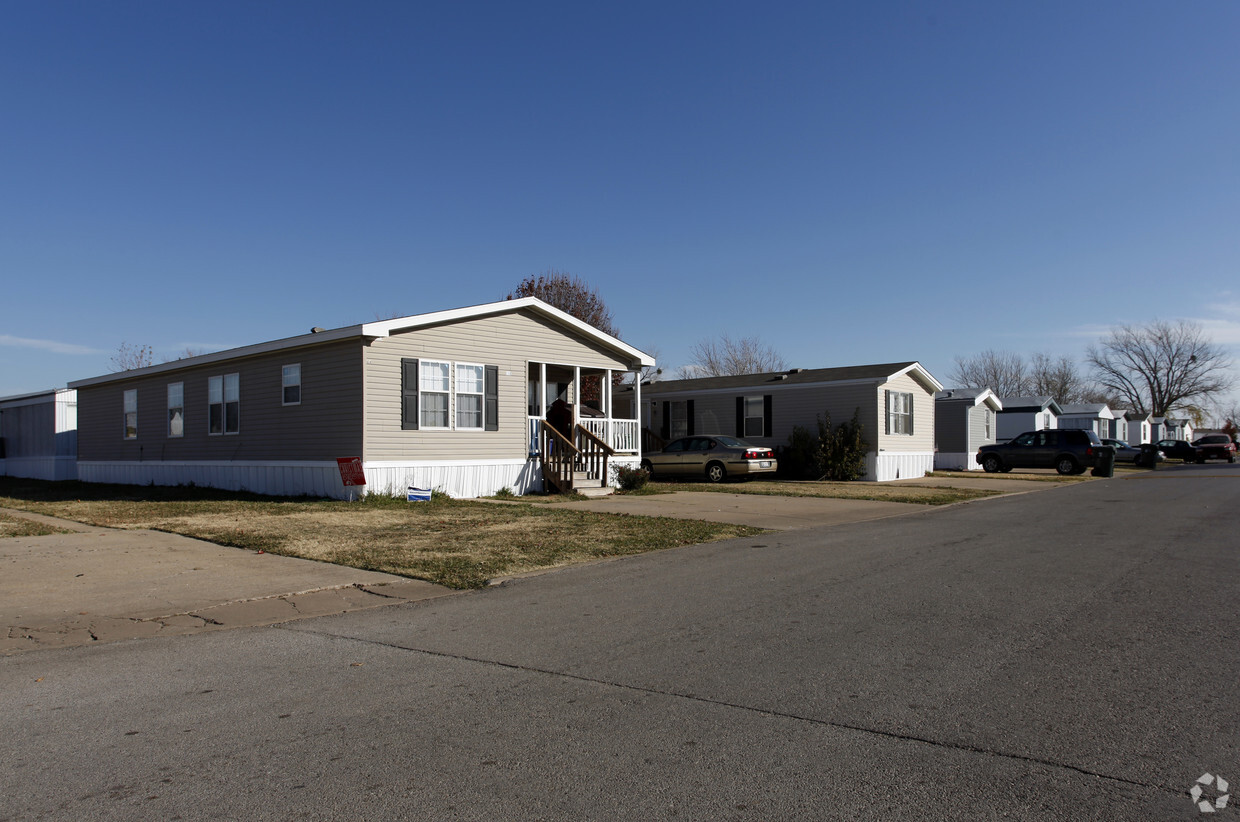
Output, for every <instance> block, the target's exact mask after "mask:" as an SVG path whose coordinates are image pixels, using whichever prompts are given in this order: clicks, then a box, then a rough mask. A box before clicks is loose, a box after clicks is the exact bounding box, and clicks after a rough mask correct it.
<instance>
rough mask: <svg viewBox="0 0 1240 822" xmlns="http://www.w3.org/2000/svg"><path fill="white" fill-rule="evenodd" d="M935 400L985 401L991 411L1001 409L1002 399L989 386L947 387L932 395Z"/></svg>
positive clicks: (977, 403)
mask: <svg viewBox="0 0 1240 822" xmlns="http://www.w3.org/2000/svg"><path fill="white" fill-rule="evenodd" d="M934 401H935V402H967V403H969V404H970V405H974V406H977V405H981V404H982V403H985V404H986V405H988V406H990V408H991V410H993V411H1002V410H1003V400H1001V399H999V397H998V396H997V395H996V394H995V392H994V391H991V390H990V389H989V388H947V389H944V390H942V391H940V392H939V393H937V394H935V395H934Z"/></svg>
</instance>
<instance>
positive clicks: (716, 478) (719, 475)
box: [706, 462, 728, 482]
mask: <svg viewBox="0 0 1240 822" xmlns="http://www.w3.org/2000/svg"><path fill="white" fill-rule="evenodd" d="M727 478H728V469H726V468H724V467H723V463H721V462H712V463H711V464H710V465H708V466H706V479H708V480H710V481H711V482H723V481H724V480H725V479H727Z"/></svg>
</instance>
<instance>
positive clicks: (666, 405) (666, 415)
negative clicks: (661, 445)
mask: <svg viewBox="0 0 1240 822" xmlns="http://www.w3.org/2000/svg"><path fill="white" fill-rule="evenodd" d="M659 430H660V434H659V436H661V437H663V440H664V441H665V442H666V441H667V440H669V439H671V438H672V404H671V403H670V402H668V401H667V400H664V401H663V425H662V426H660V429H659Z"/></svg>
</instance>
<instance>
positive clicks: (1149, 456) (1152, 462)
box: [1133, 442, 1158, 469]
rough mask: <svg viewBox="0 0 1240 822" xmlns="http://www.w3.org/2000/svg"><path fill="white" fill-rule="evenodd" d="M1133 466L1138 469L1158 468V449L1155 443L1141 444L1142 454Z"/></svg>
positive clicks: (1134, 461)
mask: <svg viewBox="0 0 1240 822" xmlns="http://www.w3.org/2000/svg"><path fill="white" fill-rule="evenodd" d="M1133 464H1134V465H1136V466H1137V467H1138V468H1150V469H1154V468H1157V467H1158V447H1157V446H1156V445H1154V444H1153V443H1150V442H1146V443H1142V444H1141V453H1140V454H1139V455H1138V456H1137V458H1136V459H1135V460H1133Z"/></svg>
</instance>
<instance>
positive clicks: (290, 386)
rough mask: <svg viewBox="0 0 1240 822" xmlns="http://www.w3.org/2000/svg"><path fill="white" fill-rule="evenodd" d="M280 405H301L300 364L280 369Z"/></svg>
mask: <svg viewBox="0 0 1240 822" xmlns="http://www.w3.org/2000/svg"><path fill="white" fill-rule="evenodd" d="M280 389H281V397H280V404H281V405H301V363H294V364H292V365H286V366H284V367H283V368H281V369H280Z"/></svg>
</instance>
